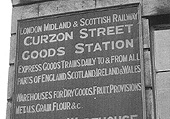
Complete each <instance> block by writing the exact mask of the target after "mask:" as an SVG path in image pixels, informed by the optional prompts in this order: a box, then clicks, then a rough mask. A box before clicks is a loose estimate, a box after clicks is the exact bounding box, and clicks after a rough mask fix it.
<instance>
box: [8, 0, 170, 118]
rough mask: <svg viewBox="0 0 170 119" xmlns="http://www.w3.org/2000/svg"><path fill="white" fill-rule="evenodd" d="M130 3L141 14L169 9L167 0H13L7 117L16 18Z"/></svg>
mask: <svg viewBox="0 0 170 119" xmlns="http://www.w3.org/2000/svg"><path fill="white" fill-rule="evenodd" d="M131 3H141V5H142V16H152V15H157V14H165V13H170V7H169V6H170V1H169V0H48V1H47V0H12V4H13V10H12V27H11V50H10V61H9V63H10V68H9V81H8V99H7V100H8V104H7V119H11V113H12V110H11V109H12V100H13V99H12V96H13V90H14V88H13V87H14V75H15V59H16V40H17V20H21V19H27V18H34V17H41V16H46V15H53V14H60V13H66V12H72V11H81V10H87V9H95V8H101V7H108V6H116V5H123V4H131ZM142 23H143V27H142V28H143V29H142V30H143V56H144V70H145V73H144V76H145V77H144V79H145V89H146V91H145V92H146V115H147V119H154V113H153V91H152V88H153V85H152V73H151V53H150V36H149V24H148V20H147V19H145V18H143V19H142Z"/></svg>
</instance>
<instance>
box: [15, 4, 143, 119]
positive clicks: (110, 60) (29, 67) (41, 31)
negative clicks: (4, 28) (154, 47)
mask: <svg viewBox="0 0 170 119" xmlns="http://www.w3.org/2000/svg"><path fill="white" fill-rule="evenodd" d="M139 28H140V11H139V6H138V5H136V4H135V5H127V6H121V7H110V8H102V9H96V10H90V11H83V12H76V13H70V14H63V15H56V16H49V17H43V18H36V19H28V20H21V21H19V23H18V49H17V65H16V78H15V91H14V119H47V118H48V119H142V118H143V106H142V105H143V102H142V83H141V65H140V45H139V44H140V43H139V42H140V35H139V34H140V31H139Z"/></svg>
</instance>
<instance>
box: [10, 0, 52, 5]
mask: <svg viewBox="0 0 170 119" xmlns="http://www.w3.org/2000/svg"><path fill="white" fill-rule="evenodd" d="M49 1H55V0H48V1H47V0H42V1H33V2H28V3H19V4H16V5H12V6H13V7H20V6H25V5H32V4H36V3H43V2H49Z"/></svg>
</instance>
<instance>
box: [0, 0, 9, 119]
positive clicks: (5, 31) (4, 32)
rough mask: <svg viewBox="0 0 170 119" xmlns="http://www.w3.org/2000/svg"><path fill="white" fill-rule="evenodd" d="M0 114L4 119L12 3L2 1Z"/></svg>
mask: <svg viewBox="0 0 170 119" xmlns="http://www.w3.org/2000/svg"><path fill="white" fill-rule="evenodd" d="M0 15H1V18H0V33H1V34H0V44H1V46H0V80H1V81H0V91H1V95H0V112H1V117H0V118H1V119H5V118H6V104H7V83H8V68H9V50H10V30H11V15H12V3H11V0H3V1H1V4H0Z"/></svg>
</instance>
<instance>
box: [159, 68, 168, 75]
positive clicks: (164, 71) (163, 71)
mask: <svg viewBox="0 0 170 119" xmlns="http://www.w3.org/2000/svg"><path fill="white" fill-rule="evenodd" d="M166 72H170V69H169V70H162V71H156V73H157V74H158V73H166Z"/></svg>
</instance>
